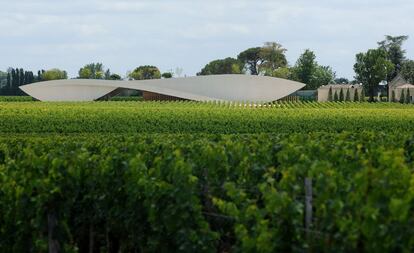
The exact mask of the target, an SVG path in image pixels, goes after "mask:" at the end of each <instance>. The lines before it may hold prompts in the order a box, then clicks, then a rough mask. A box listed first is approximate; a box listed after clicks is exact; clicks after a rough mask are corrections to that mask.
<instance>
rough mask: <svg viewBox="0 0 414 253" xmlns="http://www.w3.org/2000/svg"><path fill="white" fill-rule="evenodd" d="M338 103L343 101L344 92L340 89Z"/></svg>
mask: <svg viewBox="0 0 414 253" xmlns="http://www.w3.org/2000/svg"><path fill="white" fill-rule="evenodd" d="M339 101H340V102H342V101H344V91H343V90H342V88H341V91H340V92H339Z"/></svg>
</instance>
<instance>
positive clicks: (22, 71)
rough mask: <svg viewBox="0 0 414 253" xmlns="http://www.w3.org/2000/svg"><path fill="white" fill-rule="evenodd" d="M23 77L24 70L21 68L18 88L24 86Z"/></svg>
mask: <svg viewBox="0 0 414 253" xmlns="http://www.w3.org/2000/svg"><path fill="white" fill-rule="evenodd" d="M24 77H25V73H24V70H23V69H22V68H21V69H20V70H19V86H21V85H23V84H24Z"/></svg>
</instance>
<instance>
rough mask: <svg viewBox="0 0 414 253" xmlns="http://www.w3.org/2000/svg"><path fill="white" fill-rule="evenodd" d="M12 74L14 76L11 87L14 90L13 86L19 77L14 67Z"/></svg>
mask: <svg viewBox="0 0 414 253" xmlns="http://www.w3.org/2000/svg"><path fill="white" fill-rule="evenodd" d="M11 76H12V80H11V86H10V89H11V90H13V88H14V87H15V86H16V85H17V84H16V81H17V79H18V77H17V74H16V70H15V69H12V72H11Z"/></svg>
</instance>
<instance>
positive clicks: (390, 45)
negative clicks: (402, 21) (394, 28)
mask: <svg viewBox="0 0 414 253" xmlns="http://www.w3.org/2000/svg"><path fill="white" fill-rule="evenodd" d="M407 39H408V36H406V35H402V36H390V35H385V40H383V41H380V42H378V46H379V49H382V50H384V51H385V52H387V59H388V60H389V61H390V62H392V63H393V64H394V66H395V67H394V70H393V71H392V72H390V73H389V74H388V75H387V79H386V81H387V82H390V81H392V79H394V78H395V77H396V76H397V75H398V73H399V72H400V70H401V68H402V65H403V63H404V61H405V60H406V58H405V53H406V52H405V50H404V49H402V45H403V43H404V42H405V41H406V40H407Z"/></svg>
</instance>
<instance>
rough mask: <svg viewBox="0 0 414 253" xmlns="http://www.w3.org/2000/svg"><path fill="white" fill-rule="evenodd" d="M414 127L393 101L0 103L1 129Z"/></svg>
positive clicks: (410, 114)
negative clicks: (249, 103) (267, 103)
mask: <svg viewBox="0 0 414 253" xmlns="http://www.w3.org/2000/svg"><path fill="white" fill-rule="evenodd" d="M361 130H372V131H386V132H413V131H414V106H412V105H400V104H389V103H377V104H367V103H304V102H300V103H275V104H272V105H266V106H262V107H251V106H233V105H231V104H230V105H229V104H225V103H196V102H173V103H171V102H164V103H155V102H94V103H37V102H29V103H0V133H22V134H24V133H128V134H130V133H214V134H239V133H264V132H266V133H291V132H315V131H328V132H340V131H354V132H358V131H361Z"/></svg>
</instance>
